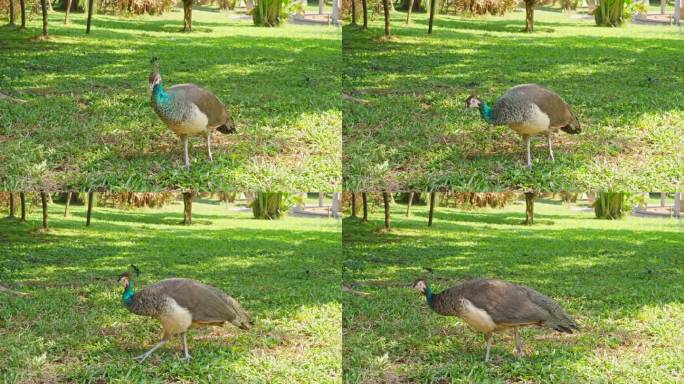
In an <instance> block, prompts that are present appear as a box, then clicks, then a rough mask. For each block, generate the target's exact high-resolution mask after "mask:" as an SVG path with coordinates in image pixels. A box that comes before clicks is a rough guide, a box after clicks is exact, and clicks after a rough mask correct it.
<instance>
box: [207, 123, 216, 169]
mask: <svg viewBox="0 0 684 384" xmlns="http://www.w3.org/2000/svg"><path fill="white" fill-rule="evenodd" d="M207 151H208V152H209V161H214V157H213V156H212V155H211V129H207Z"/></svg>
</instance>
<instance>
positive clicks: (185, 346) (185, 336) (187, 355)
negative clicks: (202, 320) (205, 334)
mask: <svg viewBox="0 0 684 384" xmlns="http://www.w3.org/2000/svg"><path fill="white" fill-rule="evenodd" d="M183 352H185V356H184V357H183V360H185V361H188V360H190V357H191V356H190V353H188V333H187V332H185V333H184V334H183Z"/></svg>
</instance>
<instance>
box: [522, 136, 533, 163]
mask: <svg viewBox="0 0 684 384" xmlns="http://www.w3.org/2000/svg"><path fill="white" fill-rule="evenodd" d="M523 140H525V147H527V167H528V168H532V152H531V150H530V137H529V136H527V135H525V136H523Z"/></svg>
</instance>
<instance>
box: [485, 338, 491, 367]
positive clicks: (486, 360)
mask: <svg viewBox="0 0 684 384" xmlns="http://www.w3.org/2000/svg"><path fill="white" fill-rule="evenodd" d="M485 340H487V353H485V363H486V362H488V361H489V350H490V349H492V333H491V332H488V333H485Z"/></svg>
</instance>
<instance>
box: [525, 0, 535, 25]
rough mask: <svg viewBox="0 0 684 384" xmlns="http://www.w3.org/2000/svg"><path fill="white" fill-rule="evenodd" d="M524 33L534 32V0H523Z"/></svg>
mask: <svg viewBox="0 0 684 384" xmlns="http://www.w3.org/2000/svg"><path fill="white" fill-rule="evenodd" d="M525 22H526V25H525V32H532V31H534V0H525Z"/></svg>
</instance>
